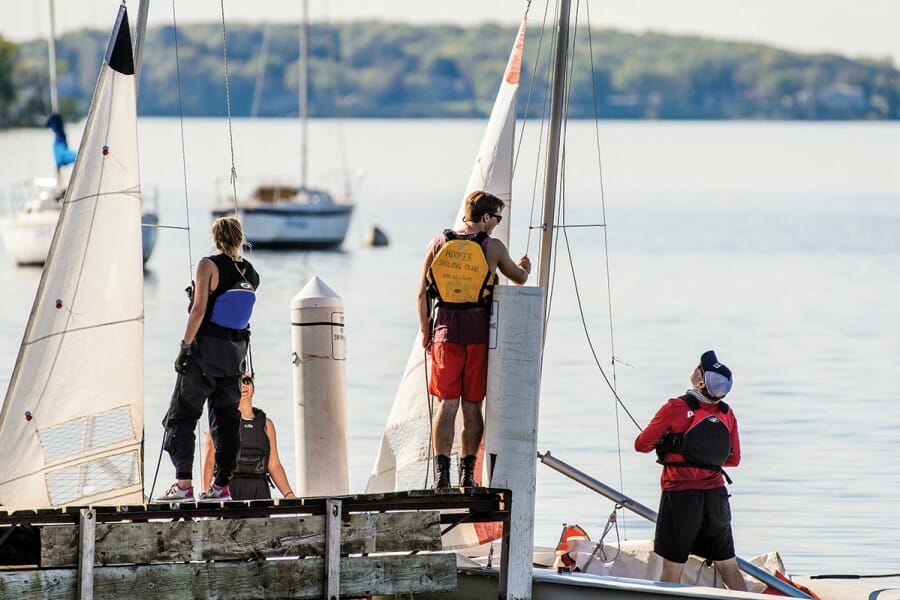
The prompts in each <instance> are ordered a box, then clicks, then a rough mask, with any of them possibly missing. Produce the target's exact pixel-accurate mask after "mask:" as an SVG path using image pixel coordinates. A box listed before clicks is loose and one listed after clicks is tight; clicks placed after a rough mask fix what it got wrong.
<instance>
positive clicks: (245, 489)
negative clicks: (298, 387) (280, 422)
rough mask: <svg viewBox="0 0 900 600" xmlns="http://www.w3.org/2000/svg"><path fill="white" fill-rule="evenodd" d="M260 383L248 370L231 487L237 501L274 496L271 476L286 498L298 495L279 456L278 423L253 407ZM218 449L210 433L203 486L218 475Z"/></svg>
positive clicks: (206, 445) (203, 471)
mask: <svg viewBox="0 0 900 600" xmlns="http://www.w3.org/2000/svg"><path fill="white" fill-rule="evenodd" d="M255 391H256V384H255V382H254V380H253V375H250V374H249V373H244V375H243V377H241V403H240V404H239V405H238V410H240V412H241V451H240V452H239V453H238V462H237V468H236V469H235V471H234V474H233V475H232V476H231V481H230V482H229V484H228V487H229V488H231V498H232V499H233V500H260V499H268V498H271V497H272V493H271V492H270V490H269V478H270V477H271V480H272V483H273V484H275V487H277V488H278V491H279V492H280V493H281V495H282V496H284V497H285V498H295V497H296V496H294V492H293V490H291V484H290V483H288V479H287V474H286V473H285V472H284V465H282V464H281V458H280V457H279V456H278V438H277V435H276V433H275V424H274V423H272V419H270V418H268V417H266V413H264V412H263V411H262V410H261V409H259V408H256V407H254V406H253V394H254V392H255ZM215 462H216V448H215V446H214V445H213V440H212V437H211V436H210V435H209V433H208V432H207V434H206V441H205V443H204V446H203V470H202V474H201V481H202V482H203V488H204V489H209V484H210V482H211V481H212V479H213V475H214V474H215Z"/></svg>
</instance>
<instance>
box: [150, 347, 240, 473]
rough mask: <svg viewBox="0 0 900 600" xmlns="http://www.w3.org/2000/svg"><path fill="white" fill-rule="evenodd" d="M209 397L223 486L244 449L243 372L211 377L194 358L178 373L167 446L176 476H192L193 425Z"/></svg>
mask: <svg viewBox="0 0 900 600" xmlns="http://www.w3.org/2000/svg"><path fill="white" fill-rule="evenodd" d="M207 400H208V401H209V432H210V435H211V436H212V440H213V444H214V445H215V448H216V471H215V473H216V478H215V482H214V483H215V484H216V485H218V486H223V485H225V484H227V483H228V481H229V480H230V479H231V474H232V473H233V472H234V468H235V466H236V465H237V456H238V452H239V451H240V449H241V433H240V424H241V413H240V411H238V403H239V402H240V400H241V376H240V375H232V376H226V377H211V376H209V375H207V374H206V373H205V372H204V371H203V369H202V368H201V367H200V365H199V364H198V363H197V362H196V361H194V360H188V363H187V370H186V372H185V373H184V374H180V375H178V380H177V381H176V382H175V391H174V392H173V393H172V401H171V403H170V404H169V411H168V412H167V413H166V418H165V420H164V421H163V425H165V427H166V438H165V443H164V447H165V449H166V450H167V451H168V453H169V457H170V458H171V459H172V464H173V465H175V477H176V478H177V479H193V467H194V444H195V442H196V437H195V436H194V429H195V428H196V426H197V421H198V420H199V419H200V415H202V414H203V403H204V402H206V401H207Z"/></svg>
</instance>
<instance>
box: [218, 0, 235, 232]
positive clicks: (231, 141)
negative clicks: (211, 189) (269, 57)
mask: <svg viewBox="0 0 900 600" xmlns="http://www.w3.org/2000/svg"><path fill="white" fill-rule="evenodd" d="M219 5H220V6H221V9H222V10H221V12H222V58H223V60H224V64H225V110H226V111H227V113H228V143H229V145H230V148H231V193H232V200H233V201H234V216H235V217H237V215H238V205H237V169H236V168H235V166H234V135H233V133H232V131H231V84H230V82H229V80H228V33H227V31H226V29H225V0H219Z"/></svg>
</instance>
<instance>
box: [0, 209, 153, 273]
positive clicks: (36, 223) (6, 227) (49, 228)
mask: <svg viewBox="0 0 900 600" xmlns="http://www.w3.org/2000/svg"><path fill="white" fill-rule="evenodd" d="M58 219H59V211H58V210H41V211H36V212H29V213H25V212H22V213H18V214H15V215H14V216H11V217H6V218H4V219H2V220H0V239H2V240H3V246H4V247H5V248H6V253H7V254H9V255H10V256H11V257H12V259H13V260H14V261H15V262H16V264H18V265H42V264H44V261H45V260H47V254H48V253H49V252H50V243H51V242H52V241H53V231H54V230H55V229H56V221H57V220H58ZM141 223H142V224H144V225H156V224H158V223H159V217H158V216H157V215H156V213H144V214H143V215H141ZM141 246H142V248H143V253H144V256H143V260H144V263H145V264H146V262H147V260H148V259H149V258H150V255H151V254H153V248H154V247H155V246H156V227H143V228H141Z"/></svg>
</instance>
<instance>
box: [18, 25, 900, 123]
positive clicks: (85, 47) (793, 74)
mask: <svg viewBox="0 0 900 600" xmlns="http://www.w3.org/2000/svg"><path fill="white" fill-rule="evenodd" d="M227 34H228V35H227V49H228V53H227V70H228V79H229V84H230V89H229V92H230V93H229V95H230V106H231V112H232V114H233V115H235V116H251V115H253V116H260V117H275V116H289V115H296V114H297V113H298V103H299V101H298V81H299V68H298V58H299V56H298V55H299V27H298V26H296V25H268V26H262V25H259V26H247V25H231V26H230V27H229V29H228V31H227ZM514 34H515V29H514V28H513V27H507V26H500V25H491V24H487V25H481V26H475V27H459V26H450V25H444V26H414V25H407V24H398V23H381V22H355V23H344V24H338V25H322V24H319V25H316V24H314V25H312V27H311V31H310V56H311V67H310V68H311V73H310V96H309V111H310V114H311V115H312V116H313V117H331V116H336V115H340V116H345V117H380V118H391V117H402V118H411V117H412V118H418V117H430V118H448V117H450V118H452V117H483V116H485V115H487V114H488V113H489V111H490V108H491V105H492V103H493V100H494V96H495V94H496V91H497V86H498V85H499V80H500V76H501V74H502V72H503V69H504V67H505V65H506V61H507V58H508V55H509V49H510V46H511V43H512V40H513V36H514ZM539 34H540V32H539V31H537V28H534V29H533V30H532V31H530V32H529V34H528V38H527V40H526V45H525V48H526V52H525V59H524V61H523V66H522V84H521V88H520V89H521V93H520V98H521V100H520V102H519V112H520V114H524V113H525V112H526V111H527V112H528V113H529V116H534V115H538V114H541V113H542V112H543V111H545V110H546V108H545V104H546V100H547V97H546V96H547V94H548V93H549V92H547V87H548V86H547V85H546V80H547V73H548V59H549V55H550V49H549V47H548V46H547V45H546V43H547V40H549V38H550V36H544V40H545V46H544V47H543V48H540V50H538V45H539V37H540V35H539ZM107 35H108V34H107V33H106V32H102V31H93V30H81V31H78V32H74V33H69V34H66V35H64V36H62V38H61V39H60V40H59V41H58V43H57V56H58V61H59V71H60V72H59V78H58V80H59V92H60V98H61V99H62V103H63V104H62V110H63V112H64V113H66V116H67V117H69V118H77V117H80V116H82V115H83V114H84V113H85V112H86V110H87V106H88V104H89V101H90V95H91V93H92V91H93V88H94V84H95V83H96V78H97V72H98V67H99V61H100V59H101V57H102V55H103V51H104V46H105V44H106V40H107ZM575 35H576V36H577V37H578V40H579V43H578V45H577V47H576V52H575V56H574V64H573V69H572V71H571V79H570V92H569V109H568V110H569V116H570V117H574V118H590V117H594V116H595V115H596V116H599V117H600V118H622V119H898V118H900V76H898V70H897V69H896V68H895V67H894V66H893V65H892V64H891V62H890V61H889V60H887V59H884V60H868V59H859V60H854V59H849V58H846V57H842V56H838V55H834V54H799V53H795V52H786V51H783V50H779V49H776V48H772V47H768V46H764V45H760V44H750V43H735V42H726V41H717V40H711V39H705V38H700V37H689V36H672V35H663V34H657V33H647V34H642V35H638V34H631V33H623V32H619V31H613V30H599V29H594V30H591V31H590V32H588V31H587V30H586V29H578V30H577V31H575ZM588 40H590V44H588V43H586V42H587V41H588ZM175 41H176V39H175V30H174V29H173V28H172V27H157V28H151V29H150V31H149V32H148V37H147V41H146V44H145V53H144V64H143V70H142V74H141V84H140V98H139V112H140V114H142V115H159V116H172V115H178V114H183V115H185V116H221V115H224V114H226V93H225V65H226V63H225V60H224V56H223V49H222V48H223V46H222V31H221V29H220V27H219V26H217V25H213V24H208V25H207V24H204V25H190V26H182V27H179V29H178V39H177V42H178V43H177V55H178V61H177V62H176V52H175V49H176V44H175ZM263 47H265V48H267V52H266V53H265V54H263V53H262V52H261V49H262V48H263ZM47 79H48V76H47V51H46V43H45V42H44V41H40V40H35V41H31V42H26V43H23V44H21V45H16V44H12V43H11V42H8V41H5V40H3V39H2V38H0V124H7V125H10V124H16V125H23V124H25V125H27V124H42V123H43V119H44V117H45V115H46V114H47V112H48V107H47V105H48V100H47V98H48V97H49V91H48V89H47ZM532 81H536V82H537V85H534V86H533V89H532ZM526 99H527V101H526Z"/></svg>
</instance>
